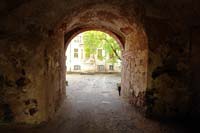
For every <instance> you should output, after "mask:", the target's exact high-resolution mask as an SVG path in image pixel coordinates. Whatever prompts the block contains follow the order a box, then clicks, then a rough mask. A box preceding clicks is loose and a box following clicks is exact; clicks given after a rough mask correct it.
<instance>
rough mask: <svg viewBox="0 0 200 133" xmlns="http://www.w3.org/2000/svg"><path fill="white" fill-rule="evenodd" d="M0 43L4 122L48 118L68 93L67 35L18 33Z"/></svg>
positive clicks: (0, 104)
mask: <svg viewBox="0 0 200 133" xmlns="http://www.w3.org/2000/svg"><path fill="white" fill-rule="evenodd" d="M0 43H1V49H0V50H1V54H0V88H1V89H0V96H1V97H0V118H1V121H2V122H19V123H20V122H28V123H39V122H41V121H45V120H47V118H48V117H49V116H53V114H54V112H55V111H56V110H57V109H58V107H59V105H60V103H61V98H63V93H64V92H63V90H64V88H63V87H64V86H63V80H64V73H65V72H64V70H65V69H63V67H64V59H63V58H64V43H63V34H61V36H57V37H56V38H52V37H44V36H37V34H30V35H18V36H15V37H13V38H6V39H2V40H1V42H0ZM64 94H65V93H64Z"/></svg>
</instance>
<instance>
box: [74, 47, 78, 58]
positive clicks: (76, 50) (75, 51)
mask: <svg viewBox="0 0 200 133" xmlns="http://www.w3.org/2000/svg"><path fill="white" fill-rule="evenodd" d="M74 58H78V49H77V48H75V49H74Z"/></svg>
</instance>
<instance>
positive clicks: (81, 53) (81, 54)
mask: <svg viewBox="0 0 200 133" xmlns="http://www.w3.org/2000/svg"><path fill="white" fill-rule="evenodd" d="M81 59H83V49H81Z"/></svg>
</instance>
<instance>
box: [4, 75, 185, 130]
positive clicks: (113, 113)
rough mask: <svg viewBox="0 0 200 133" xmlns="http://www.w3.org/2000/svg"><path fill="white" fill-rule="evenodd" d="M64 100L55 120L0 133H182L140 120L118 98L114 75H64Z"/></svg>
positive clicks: (118, 79) (172, 127)
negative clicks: (66, 83) (65, 81)
mask: <svg viewBox="0 0 200 133" xmlns="http://www.w3.org/2000/svg"><path fill="white" fill-rule="evenodd" d="M67 80H68V84H69V86H68V87H67V99H66V101H65V104H64V105H63V106H62V109H61V110H60V113H59V115H58V116H57V118H56V119H55V120H53V121H51V122H49V123H48V124H43V125H40V126H37V127H32V128H28V127H26V128H22V127H12V128H11V127H10V128H8V127H7V128H6V127H4V128H3V127H1V128H0V133H11V132H13V133H177V132H178V133H179V132H180V133H184V132H187V130H186V129H183V128H182V127H181V126H177V125H174V124H169V123H168V124H164V123H160V122H158V121H153V120H149V119H146V118H144V117H143V116H141V115H140V114H139V113H138V112H137V111H135V109H134V108H133V107H132V106H131V105H129V104H128V103H127V102H126V101H125V100H124V99H122V98H121V97H119V95H118V91H117V85H116V84H117V83H118V82H120V76H118V75H105V74H104V75H103V74H102V75H67Z"/></svg>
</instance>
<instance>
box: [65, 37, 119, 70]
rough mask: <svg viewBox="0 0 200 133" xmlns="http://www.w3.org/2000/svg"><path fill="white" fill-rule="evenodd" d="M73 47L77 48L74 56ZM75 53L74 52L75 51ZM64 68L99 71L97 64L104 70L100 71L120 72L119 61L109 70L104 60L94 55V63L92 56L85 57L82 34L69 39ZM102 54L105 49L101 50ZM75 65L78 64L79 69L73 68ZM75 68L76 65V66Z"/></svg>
mask: <svg viewBox="0 0 200 133" xmlns="http://www.w3.org/2000/svg"><path fill="white" fill-rule="evenodd" d="M74 49H78V52H77V53H78V57H74ZM75 53H76V52H75ZM65 55H66V59H67V60H66V68H67V72H99V70H98V65H103V66H104V70H102V71H101V72H120V71H121V62H120V61H119V62H118V63H115V64H113V68H114V70H110V69H109V67H110V65H112V64H110V63H106V62H105V60H98V59H97V55H96V65H95V64H94V63H91V61H92V58H89V59H86V58H85V52H84V44H83V34H79V35H77V36H76V37H75V38H73V39H72V40H71V42H70V43H69V45H68V47H67V50H66V53H65ZM102 55H103V56H104V55H105V51H102ZM76 66H80V70H75V67H76ZM76 68H77V67H76Z"/></svg>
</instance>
